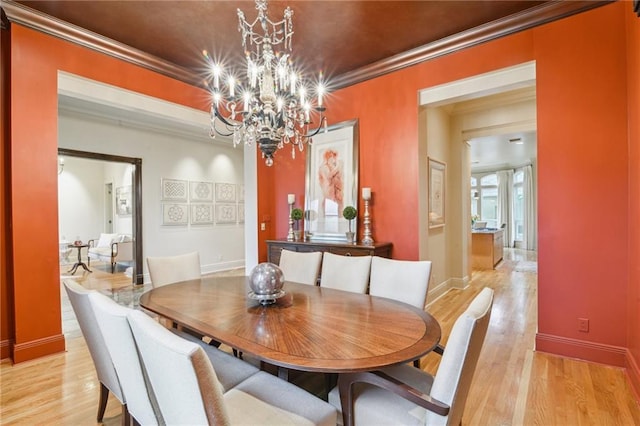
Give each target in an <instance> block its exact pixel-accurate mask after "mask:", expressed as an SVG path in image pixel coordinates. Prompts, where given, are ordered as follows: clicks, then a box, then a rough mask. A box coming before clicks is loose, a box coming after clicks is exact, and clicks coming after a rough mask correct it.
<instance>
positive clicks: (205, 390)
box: [128, 311, 336, 426]
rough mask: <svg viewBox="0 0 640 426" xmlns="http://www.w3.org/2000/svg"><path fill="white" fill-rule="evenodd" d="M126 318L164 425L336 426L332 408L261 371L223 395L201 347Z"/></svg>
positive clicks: (134, 316)
mask: <svg viewBox="0 0 640 426" xmlns="http://www.w3.org/2000/svg"><path fill="white" fill-rule="evenodd" d="M128 318H129V323H130V324H131V329H132V330H133V335H134V337H135V339H136V342H137V346H138V349H139V351H140V355H141V357H142V362H143V364H144V368H145V370H146V372H147V374H148V377H149V383H150V384H151V389H152V390H153V393H154V395H155V397H156V400H157V402H158V408H159V410H160V412H161V413H162V417H163V419H164V421H165V422H166V424H214V425H218V424H220V425H236V424H238V425H241V424H274V425H275V424H278V425H284V424H300V425H314V424H316V425H327V426H328V425H332V426H333V425H335V422H336V410H335V408H333V407H332V406H331V405H329V404H327V403H326V402H324V401H322V400H321V399H319V398H316V397H315V396H313V395H311V394H310V393H308V392H306V391H305V390H303V389H300V388H297V387H296V386H294V385H292V384H290V383H288V382H285V381H284V380H280V379H278V378H277V377H275V376H272V375H271V374H268V373H265V372H262V371H261V372H258V373H256V374H255V375H253V376H251V377H249V378H248V379H246V380H244V381H242V382H241V383H240V384H238V385H237V386H235V387H233V388H232V389H230V390H228V391H226V392H225V391H224V389H223V388H222V387H221V385H220V381H219V380H218V377H217V375H216V371H215V370H214V367H213V366H212V364H211V362H209V359H208V358H207V357H206V356H205V353H204V352H203V349H202V347H201V346H199V345H197V344H196V343H194V342H190V341H187V340H185V339H182V338H180V337H178V336H176V335H175V334H172V333H171V332H170V331H168V330H167V329H166V328H164V327H162V326H161V325H159V324H158V323H157V322H155V321H153V320H152V319H150V318H149V317H148V316H147V315H145V314H144V313H142V312H140V311H132V312H131V313H130V314H129V316H128Z"/></svg>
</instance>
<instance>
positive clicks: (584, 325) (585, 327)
mask: <svg viewBox="0 0 640 426" xmlns="http://www.w3.org/2000/svg"><path fill="white" fill-rule="evenodd" d="M578 331H582V332H584V333H588V332H589V320H588V319H587V318H578Z"/></svg>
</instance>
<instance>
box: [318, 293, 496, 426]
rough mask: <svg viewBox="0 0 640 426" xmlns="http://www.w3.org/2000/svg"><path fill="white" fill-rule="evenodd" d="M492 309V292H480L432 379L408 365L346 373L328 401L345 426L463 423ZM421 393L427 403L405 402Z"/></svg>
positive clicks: (421, 400)
mask: <svg viewBox="0 0 640 426" xmlns="http://www.w3.org/2000/svg"><path fill="white" fill-rule="evenodd" d="M492 306H493V290H492V289H490V288H484V289H483V290H482V291H480V293H479V294H478V295H477V296H476V297H475V298H474V300H473V301H472V302H471V304H470V305H469V307H468V308H467V309H466V310H465V312H463V313H462V314H461V315H460V316H459V317H458V319H457V320H456V322H455V324H454V325H453V328H452V330H451V334H450V335H449V339H448V341H447V345H446V348H444V351H443V352H442V360H441V361H440V365H439V366H438V371H437V373H436V375H435V377H434V376H431V375H430V374H429V373H427V372H426V371H423V370H420V369H417V368H414V367H412V366H409V365H407V364H402V365H398V366H394V367H389V368H385V369H383V370H382V371H381V372H376V373H371V372H365V373H347V374H344V375H341V376H340V378H339V380H338V385H339V391H338V388H334V389H333V390H332V391H331V392H330V394H329V402H330V403H331V404H333V405H334V406H335V407H337V408H338V409H342V410H344V413H343V414H344V419H345V425H350V424H356V425H370V424H376V425H397V424H415V425H417V424H420V425H451V426H454V425H455V426H458V425H460V424H462V413H463V411H464V406H465V403H466V400H467V397H468V395H469V389H470V388H471V381H472V379H473V375H474V372H475V369H476V366H477V364H478V359H479V357H480V351H481V349H482V345H483V342H484V339H485V336H486V334H487V329H488V327H489V321H490V318H491V309H492ZM389 376H390V378H391V379H389ZM420 394H425V395H428V396H429V398H428V399H426V398H419V397H418V398H414V399H413V401H410V400H409V399H410V398H411V396H412V395H413V396H416V395H420ZM341 400H342V401H341ZM354 410H355V411H354ZM439 410H444V411H443V412H446V414H438V413H436V411H439Z"/></svg>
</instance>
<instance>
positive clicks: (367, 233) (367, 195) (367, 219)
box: [362, 188, 373, 246]
mask: <svg viewBox="0 0 640 426" xmlns="http://www.w3.org/2000/svg"><path fill="white" fill-rule="evenodd" d="M362 199H363V200H364V234H363V236H362V237H363V238H362V244H364V245H367V246H370V245H373V238H372V237H371V216H370V215H369V200H371V188H362Z"/></svg>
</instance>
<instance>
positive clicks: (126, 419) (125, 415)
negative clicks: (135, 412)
mask: <svg viewBox="0 0 640 426" xmlns="http://www.w3.org/2000/svg"><path fill="white" fill-rule="evenodd" d="M131 419H132V417H131V413H129V409H128V408H127V404H122V426H131Z"/></svg>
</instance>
